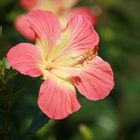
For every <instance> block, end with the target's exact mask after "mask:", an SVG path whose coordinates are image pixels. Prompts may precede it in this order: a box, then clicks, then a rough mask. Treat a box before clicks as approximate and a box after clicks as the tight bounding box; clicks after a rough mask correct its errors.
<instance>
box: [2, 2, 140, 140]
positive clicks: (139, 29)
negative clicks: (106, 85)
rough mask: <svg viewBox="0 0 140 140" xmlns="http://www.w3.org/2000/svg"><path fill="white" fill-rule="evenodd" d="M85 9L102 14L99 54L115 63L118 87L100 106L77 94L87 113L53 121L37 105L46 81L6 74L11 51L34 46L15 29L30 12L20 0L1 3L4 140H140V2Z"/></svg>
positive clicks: (93, 5)
mask: <svg viewBox="0 0 140 140" xmlns="http://www.w3.org/2000/svg"><path fill="white" fill-rule="evenodd" d="M85 5H88V6H90V7H91V8H93V9H95V11H96V12H97V13H98V14H99V15H100V16H99V17H98V18H97V24H96V26H95V28H96V30H97V32H98V33H99V36H100V44H99V46H100V50H99V55H100V56H101V57H102V58H103V59H104V60H107V61H108V62H109V63H110V64H111V66H112V68H113V71H114V77H115V87H114V89H113V90H112V92H111V94H110V95H109V96H108V97H107V98H106V99H104V100H101V101H97V102H94V101H89V100H87V99H85V98H84V97H82V96H81V95H80V94H78V99H79V100H80V102H81V104H82V108H81V109H80V110H79V111H78V112H76V113H74V114H72V115H70V116H69V117H68V118H67V119H64V120H61V121H54V120H49V119H48V118H47V117H46V116H44V115H43V114H42V113H41V112H40V110H39V109H38V106H37V96H38V90H39V87H40V84H41V83H42V81H41V80H40V79H39V78H34V79H33V78H30V77H28V76H24V75H20V74H19V73H17V72H16V71H14V70H8V69H6V70H5V69H4V67H7V65H6V64H7V63H6V60H5V59H3V58H4V57H6V53H7V51H8V50H9V49H10V48H11V47H12V46H14V45H16V44H18V43H20V42H29V41H28V40H26V39H25V38H23V37H22V36H21V35H20V34H19V33H18V32H17V31H16V30H15V28H14V26H13V23H14V20H15V18H16V17H17V16H18V15H20V14H21V13H24V12H25V10H24V9H23V8H22V7H21V6H20V4H19V2H18V1H17V0H0V25H2V30H3V31H2V35H1V36H0V59H1V61H0V78H1V81H0V140H22V139H29V140H140V0H81V2H80V3H79V4H78V6H85ZM31 122H32V124H31ZM47 122H48V123H47ZM41 126H43V127H42V128H40V127H41ZM37 130H38V131H37Z"/></svg>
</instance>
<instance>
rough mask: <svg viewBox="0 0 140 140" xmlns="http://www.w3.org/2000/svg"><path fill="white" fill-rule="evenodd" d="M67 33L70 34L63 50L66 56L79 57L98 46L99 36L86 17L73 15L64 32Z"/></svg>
mask: <svg viewBox="0 0 140 140" xmlns="http://www.w3.org/2000/svg"><path fill="white" fill-rule="evenodd" d="M67 31H68V32H71V38H70V40H69V42H68V43H67V45H66V48H65V53H66V54H67V53H68V54H69V53H70V54H72V55H76V56H77V55H81V54H83V53H85V52H87V50H88V49H89V48H94V47H96V46H97V45H98V42H99V36H98V34H97V33H96V31H95V30H94V28H93V26H92V23H91V22H90V20H89V19H88V18H87V17H86V16H82V15H74V16H73V17H72V18H71V19H70V21H69V22H68V24H67V26H66V28H65V30H64V32H67Z"/></svg>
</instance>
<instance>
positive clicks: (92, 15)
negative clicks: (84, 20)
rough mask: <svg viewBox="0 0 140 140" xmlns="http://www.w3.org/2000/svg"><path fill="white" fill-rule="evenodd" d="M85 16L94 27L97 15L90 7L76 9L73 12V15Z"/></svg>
mask: <svg viewBox="0 0 140 140" xmlns="http://www.w3.org/2000/svg"><path fill="white" fill-rule="evenodd" d="M76 14H77V15H83V16H87V17H88V19H89V20H90V21H91V22H92V24H93V25H95V23H96V15H95V13H94V11H93V10H92V9H90V8H89V7H76V8H74V9H73V10H72V13H71V15H76Z"/></svg>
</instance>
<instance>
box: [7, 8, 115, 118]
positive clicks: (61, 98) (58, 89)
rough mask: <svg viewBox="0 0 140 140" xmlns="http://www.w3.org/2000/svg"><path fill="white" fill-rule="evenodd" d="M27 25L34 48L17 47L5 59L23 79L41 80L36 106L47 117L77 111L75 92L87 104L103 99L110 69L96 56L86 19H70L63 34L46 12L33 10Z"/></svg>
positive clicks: (95, 36) (109, 85) (109, 82)
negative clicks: (83, 98)
mask: <svg viewBox="0 0 140 140" xmlns="http://www.w3.org/2000/svg"><path fill="white" fill-rule="evenodd" d="M27 21H28V23H29V25H30V29H31V30H32V32H34V34H35V37H36V43H35V45H33V44H30V43H20V44H18V45H16V46H14V47H13V48H11V49H10V50H9V52H8V54H7V59H8V61H9V63H10V65H11V66H12V67H13V68H14V69H16V70H17V71H19V72H20V73H22V74H24V75H29V76H31V77H37V76H42V79H43V80H44V82H43V83H42V85H41V87H40V91H39V96H38V105H39V108H40V109H41V110H42V111H43V112H44V113H45V114H46V115H47V116H49V117H50V118H53V119H63V118H66V117H67V116H68V115H70V114H71V113H73V112H75V111H78V110H79V109H80V103H79V102H78V100H77V98H76V88H77V89H78V91H79V92H80V93H81V94H82V95H83V96H85V97H86V98H87V99H89V100H99V99H103V98H105V97H106V96H107V95H108V94H109V93H110V91H111V90H112V88H113V85H114V80H113V73H112V69H111V67H110V65H109V64H108V63H107V62H105V61H104V60H102V59H101V58H100V57H99V56H98V55H97V50H98V47H97V46H98V42H99V36H98V34H97V33H96V31H95V30H94V28H93V26H92V23H91V22H90V20H89V19H88V18H87V17H85V16H82V15H74V16H73V17H71V19H70V20H69V21H68V24H67V25H66V27H65V28H64V30H61V26H60V23H59V21H58V19H57V17H56V16H55V15H53V14H52V13H50V12H48V11H42V10H34V11H32V12H30V13H29V14H28V20H27ZM25 30H26V29H25Z"/></svg>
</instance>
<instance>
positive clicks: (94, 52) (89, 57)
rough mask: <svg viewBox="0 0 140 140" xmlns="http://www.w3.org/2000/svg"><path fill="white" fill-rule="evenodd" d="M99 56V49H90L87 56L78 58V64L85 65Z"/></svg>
mask: <svg viewBox="0 0 140 140" xmlns="http://www.w3.org/2000/svg"><path fill="white" fill-rule="evenodd" d="M96 55H97V48H96V47H95V49H93V48H90V49H89V50H88V51H87V52H86V53H85V54H83V55H81V56H79V57H78V62H77V64H82V65H83V64H84V62H88V61H91V60H92V59H93V58H94V57H95V56H96Z"/></svg>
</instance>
